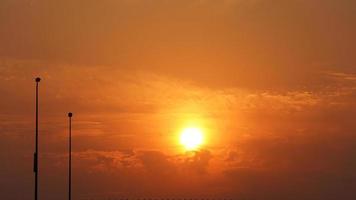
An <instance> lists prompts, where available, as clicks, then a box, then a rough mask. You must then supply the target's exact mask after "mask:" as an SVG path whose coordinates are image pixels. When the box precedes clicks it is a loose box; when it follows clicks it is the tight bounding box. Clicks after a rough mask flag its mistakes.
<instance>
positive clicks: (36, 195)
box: [33, 77, 41, 200]
mask: <svg viewBox="0 0 356 200" xmlns="http://www.w3.org/2000/svg"><path fill="white" fill-rule="evenodd" d="M35 80H36V146H35V153H34V158H33V171H34V173H35V200H37V199H38V84H39V82H40V81H41V79H40V78H38V77H37V78H36V79H35Z"/></svg>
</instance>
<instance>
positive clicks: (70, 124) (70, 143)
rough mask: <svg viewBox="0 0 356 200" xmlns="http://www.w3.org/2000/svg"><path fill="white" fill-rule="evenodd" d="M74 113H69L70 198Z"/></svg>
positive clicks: (69, 196) (69, 189)
mask: <svg viewBox="0 0 356 200" xmlns="http://www.w3.org/2000/svg"><path fill="white" fill-rule="evenodd" d="M72 116H73V114H72V113H68V117H69V163H68V164H69V166H68V168H69V174H68V200H71V199H72Z"/></svg>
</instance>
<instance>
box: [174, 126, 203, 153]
mask: <svg viewBox="0 0 356 200" xmlns="http://www.w3.org/2000/svg"><path fill="white" fill-rule="evenodd" d="M180 143H181V144H182V145H183V146H184V147H185V149H186V150H194V149H197V148H199V146H200V145H201V144H202V143H203V133H202V131H201V130H200V129H199V128H195V127H190V128H186V129H184V130H183V131H182V134H181V136H180Z"/></svg>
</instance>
